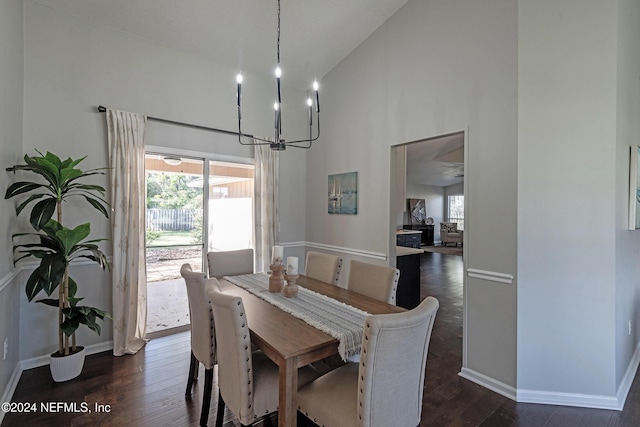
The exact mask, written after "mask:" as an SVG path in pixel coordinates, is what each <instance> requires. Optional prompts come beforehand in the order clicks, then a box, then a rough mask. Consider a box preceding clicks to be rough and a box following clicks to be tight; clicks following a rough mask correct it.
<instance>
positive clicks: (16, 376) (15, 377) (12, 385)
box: [0, 363, 22, 424]
mask: <svg viewBox="0 0 640 427" xmlns="http://www.w3.org/2000/svg"><path fill="white" fill-rule="evenodd" d="M21 375H22V368H20V363H17V364H16V368H15V369H14V370H13V373H12V374H11V378H9V383H8V384H7V387H5V389H4V392H3V393H2V398H0V402H2V403H4V402H11V398H12V397H13V392H14V391H16V387H17V386H18V381H20V376H21ZM5 413H6V412H4V411H2V410H0V424H2V420H3V419H4V414H5Z"/></svg>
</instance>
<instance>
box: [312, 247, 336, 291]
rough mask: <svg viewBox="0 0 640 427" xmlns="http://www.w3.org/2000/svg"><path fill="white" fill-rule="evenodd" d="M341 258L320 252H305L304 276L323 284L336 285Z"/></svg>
mask: <svg viewBox="0 0 640 427" xmlns="http://www.w3.org/2000/svg"><path fill="white" fill-rule="evenodd" d="M341 267H342V258H340V257H338V256H335V255H329V254H324V253H321V252H314V251H309V252H307V260H306V262H305V267H304V269H305V270H304V275H305V276H307V277H310V278H312V279H316V280H320V281H321V282H325V283H333V284H334V285H337V284H338V279H339V278H340V268H341Z"/></svg>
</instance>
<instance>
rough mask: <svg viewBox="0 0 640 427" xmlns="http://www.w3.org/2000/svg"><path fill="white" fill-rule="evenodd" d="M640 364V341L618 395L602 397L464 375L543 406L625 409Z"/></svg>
mask: <svg viewBox="0 0 640 427" xmlns="http://www.w3.org/2000/svg"><path fill="white" fill-rule="evenodd" d="M639 366H640V343H638V345H637V346H636V350H635V352H634V354H633V357H632V358H631V360H630V361H629V365H628V366H627V370H626V371H625V374H624V376H623V377H622V381H620V385H619V386H618V391H617V393H616V395H615V396H598V395H589V394H580V393H558V392H551V391H541V390H524V389H516V388H513V387H511V386H509V385H507V384H503V383H501V382H499V381H496V380H494V379H493V378H490V377H487V376H486V375H483V374H480V373H478V372H475V371H474V370H472V369H467V368H462V370H461V371H460V373H459V374H458V375H460V376H461V377H463V378H466V379H468V380H469V381H473V382H474V383H476V384H478V385H481V386H483V387H485V388H488V389H489V390H492V391H495V392H496V393H498V394H500V395H502V396H505V397H508V398H509V399H512V400H515V401H516V402H520V403H538V404H543V405H559V406H576V407H581V408H594V409H608V410H616V411H621V410H622V408H623V407H624V403H625V401H626V400H627V396H628V394H629V390H630V389H631V384H632V383H633V379H634V377H635V375H636V371H637V370H638V367H639Z"/></svg>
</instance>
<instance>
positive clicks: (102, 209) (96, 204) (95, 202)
mask: <svg viewBox="0 0 640 427" xmlns="http://www.w3.org/2000/svg"><path fill="white" fill-rule="evenodd" d="M83 197H84V198H85V199H86V200H87V202H89V203H91V206H93V207H94V208H96V209H97V210H98V211H100V213H102V215H104V216H105V217H107V218H109V211H108V210H107V208H106V207H105V206H104V205H103V203H102V201H100V200H98V199H94V198H93V197H89V196H83Z"/></svg>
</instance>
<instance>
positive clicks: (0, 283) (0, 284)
mask: <svg viewBox="0 0 640 427" xmlns="http://www.w3.org/2000/svg"><path fill="white" fill-rule="evenodd" d="M21 271H22V268H21V267H16V268H14V269H13V270H11V271H10V272H9V273H7V274H6V275H5V276H4V277H2V278H1V279H0V292H2V291H3V290H4V288H6V287H8V286H9V285H11V283H13V281H14V279H15V278H16V277H18V274H20V272H21Z"/></svg>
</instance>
